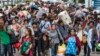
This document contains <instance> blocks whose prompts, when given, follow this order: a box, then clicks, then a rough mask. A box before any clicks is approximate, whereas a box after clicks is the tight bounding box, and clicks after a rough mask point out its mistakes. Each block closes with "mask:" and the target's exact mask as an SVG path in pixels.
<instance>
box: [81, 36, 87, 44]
mask: <svg viewBox="0 0 100 56" xmlns="http://www.w3.org/2000/svg"><path fill="white" fill-rule="evenodd" d="M86 42H87V37H86V36H85V35H83V36H82V43H83V44H85V43H86Z"/></svg>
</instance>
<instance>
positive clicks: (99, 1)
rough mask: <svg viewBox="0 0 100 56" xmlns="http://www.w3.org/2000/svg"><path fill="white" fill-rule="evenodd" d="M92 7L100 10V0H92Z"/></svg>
mask: <svg viewBox="0 0 100 56" xmlns="http://www.w3.org/2000/svg"><path fill="white" fill-rule="evenodd" d="M94 9H96V10H100V0H94Z"/></svg>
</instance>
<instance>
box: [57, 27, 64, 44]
mask: <svg viewBox="0 0 100 56" xmlns="http://www.w3.org/2000/svg"><path fill="white" fill-rule="evenodd" d="M56 31H57V35H58V38H59V40H62V41H63V42H64V39H63V37H62V35H61V33H60V31H59V29H57V30H56Z"/></svg>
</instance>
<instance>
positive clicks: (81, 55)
mask: <svg viewBox="0 0 100 56" xmlns="http://www.w3.org/2000/svg"><path fill="white" fill-rule="evenodd" d="M15 56H21V55H20V53H19V52H17V53H15ZM80 56H84V55H83V50H82V51H81V54H80ZM91 56H100V52H94V53H91Z"/></svg>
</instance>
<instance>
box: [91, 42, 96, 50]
mask: <svg viewBox="0 0 100 56" xmlns="http://www.w3.org/2000/svg"><path fill="white" fill-rule="evenodd" d="M95 44H96V41H93V42H92V51H93V52H94V51H95Z"/></svg>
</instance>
